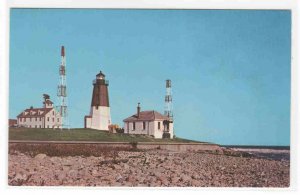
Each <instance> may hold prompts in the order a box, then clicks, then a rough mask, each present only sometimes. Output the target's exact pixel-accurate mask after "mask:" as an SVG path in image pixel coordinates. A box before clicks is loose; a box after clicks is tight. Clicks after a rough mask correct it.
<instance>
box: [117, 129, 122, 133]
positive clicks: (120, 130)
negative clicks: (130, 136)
mask: <svg viewBox="0 0 300 195" xmlns="http://www.w3.org/2000/svg"><path fill="white" fill-rule="evenodd" d="M116 132H117V133H124V129H123V128H117V129H116Z"/></svg>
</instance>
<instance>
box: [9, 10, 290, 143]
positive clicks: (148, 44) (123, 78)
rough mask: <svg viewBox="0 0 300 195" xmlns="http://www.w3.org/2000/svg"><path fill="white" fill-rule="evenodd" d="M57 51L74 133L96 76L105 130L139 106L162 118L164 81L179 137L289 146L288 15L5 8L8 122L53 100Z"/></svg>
mask: <svg viewBox="0 0 300 195" xmlns="http://www.w3.org/2000/svg"><path fill="white" fill-rule="evenodd" d="M62 45H64V46H65V47H66V58H67V82H68V95H69V110H70V122H71V125H72V127H83V124H84V120H83V117H84V115H86V114H88V113H89V109H90V103H91V95H92V80H93V79H95V75H96V74H97V73H98V72H99V71H100V70H102V71H103V72H104V73H105V74H106V76H107V79H108V80H109V82H110V86H109V96H110V104H111V115H112V121H113V123H117V124H120V125H123V123H122V120H123V119H124V118H126V117H128V116H130V115H132V114H134V113H135V111H136V106H137V103H138V102H141V108H142V110H157V111H159V112H163V109H164V95H165V79H168V78H169V79H171V80H172V84H173V86H172V87H173V89H172V90H173V107H174V120H175V121H174V122H175V123H174V127H175V129H174V130H175V134H176V135H177V136H179V137H184V138H189V139H196V140H201V141H209V142H215V143H218V144H242V145H289V144H290V80H291V73H290V72H291V12H290V11H267V10H260V11H258V10H113V9H112V10H109V9H107V10H103V9H102V10H101V9H98V10H97V9H86V10H84V9H12V10H11V17H10V70H9V71H10V87H9V93H10V97H9V111H10V113H9V116H10V118H15V117H16V115H17V114H19V113H20V112H21V111H22V110H23V109H25V108H28V107H30V106H31V105H32V106H34V107H41V106H42V94H43V93H48V94H49V95H50V96H51V98H52V99H53V101H54V102H57V97H56V88H57V84H58V81H59V76H58V66H59V64H60V47H61V46H62Z"/></svg>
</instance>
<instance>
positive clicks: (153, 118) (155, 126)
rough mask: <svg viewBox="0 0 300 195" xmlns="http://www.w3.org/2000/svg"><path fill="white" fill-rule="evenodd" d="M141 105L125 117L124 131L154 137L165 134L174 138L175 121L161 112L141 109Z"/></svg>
mask: <svg viewBox="0 0 300 195" xmlns="http://www.w3.org/2000/svg"><path fill="white" fill-rule="evenodd" d="M140 110H141V108H140V105H138V107H137V113H136V114H134V115H132V116H130V117H128V118H126V119H124V120H123V122H124V133H128V134H141V135H150V136H153V137H154V138H163V137H165V136H164V135H165V134H169V136H168V137H170V138H171V139H172V138H173V122H171V121H170V119H169V118H168V117H166V116H164V115H162V114H160V113H159V112H156V111H154V110H151V111H140Z"/></svg>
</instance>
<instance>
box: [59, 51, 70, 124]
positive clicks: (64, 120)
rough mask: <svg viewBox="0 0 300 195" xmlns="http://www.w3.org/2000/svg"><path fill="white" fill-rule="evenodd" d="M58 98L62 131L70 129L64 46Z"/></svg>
mask: <svg viewBox="0 0 300 195" xmlns="http://www.w3.org/2000/svg"><path fill="white" fill-rule="evenodd" d="M57 97H58V100H59V106H58V112H59V113H60V116H61V128H60V129H63V128H68V129H70V125H69V117H68V99H67V79H66V56H65V47H64V46H62V47H61V64H60V66H59V84H58V86H57Z"/></svg>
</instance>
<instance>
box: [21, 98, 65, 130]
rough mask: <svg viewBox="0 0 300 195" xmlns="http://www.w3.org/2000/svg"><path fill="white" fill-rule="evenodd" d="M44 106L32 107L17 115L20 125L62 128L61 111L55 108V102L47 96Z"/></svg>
mask: <svg viewBox="0 0 300 195" xmlns="http://www.w3.org/2000/svg"><path fill="white" fill-rule="evenodd" d="M46 97H47V98H45V101H44V102H43V104H44V106H43V108H33V107H30V108H28V109H25V110H24V111H23V112H21V113H20V114H19V115H18V116H17V123H18V126H19V127H27V128H60V127H61V117H60V113H58V112H56V110H55V109H54V108H53V102H52V101H51V100H50V97H49V96H46Z"/></svg>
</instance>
